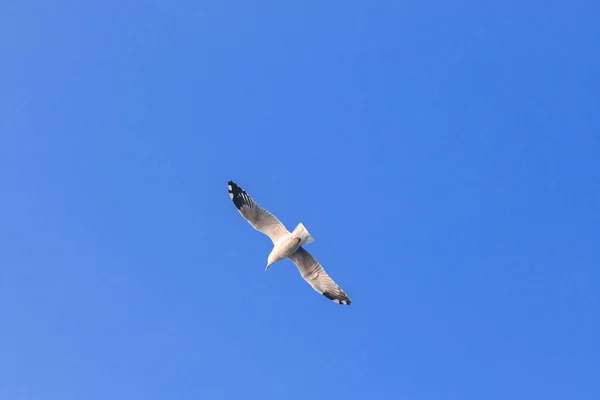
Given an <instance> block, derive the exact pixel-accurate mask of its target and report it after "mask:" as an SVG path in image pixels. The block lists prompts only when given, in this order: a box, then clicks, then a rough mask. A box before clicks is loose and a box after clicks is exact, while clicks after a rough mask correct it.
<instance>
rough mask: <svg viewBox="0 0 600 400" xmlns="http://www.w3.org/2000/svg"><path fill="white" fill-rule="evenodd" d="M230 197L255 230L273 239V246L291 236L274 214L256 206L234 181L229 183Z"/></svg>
mask: <svg viewBox="0 0 600 400" xmlns="http://www.w3.org/2000/svg"><path fill="white" fill-rule="evenodd" d="M228 185H229V197H231V200H232V201H233V204H235V206H236V207H237V209H238V211H239V212H240V214H242V217H244V218H245V219H246V221H248V222H249V223H250V225H252V227H253V228H254V229H256V230H257V231H260V232H262V233H264V234H265V235H267V236H268V237H269V238H271V241H272V242H273V244H275V243H277V241H278V240H279V239H280V238H282V237H283V236H285V235H286V234H289V232H288V230H287V229H285V226H283V224H282V223H281V222H280V221H279V220H278V219H277V217H275V216H274V215H273V214H271V213H270V212H268V211H267V210H265V209H264V208H262V207H261V206H259V205H258V204H256V202H255V201H254V200H252V197H250V196H248V194H247V193H246V192H245V191H244V190H243V189H242V188H241V187H239V186H238V185H236V184H235V183H233V182H232V181H229V182H228Z"/></svg>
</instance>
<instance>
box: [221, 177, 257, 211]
mask: <svg viewBox="0 0 600 400" xmlns="http://www.w3.org/2000/svg"><path fill="white" fill-rule="evenodd" d="M227 188H228V190H229V197H230V198H231V200H232V201H233V204H235V206H236V207H237V209H238V210H239V209H240V208H242V207H243V206H250V205H251V203H250V201H251V200H250V197H249V196H248V194H247V193H246V192H245V191H244V190H243V189H242V188H241V187H239V186H238V185H236V184H235V183H234V182H233V181H228V182H227Z"/></svg>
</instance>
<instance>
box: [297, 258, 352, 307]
mask: <svg viewBox="0 0 600 400" xmlns="http://www.w3.org/2000/svg"><path fill="white" fill-rule="evenodd" d="M289 259H290V260H292V261H293V262H294V264H296V266H297V267H298V270H299V271H300V274H301V275H302V277H303V278H304V280H305V281H306V282H308V283H309V284H310V286H312V287H313V289H315V290H316V291H317V292H319V293H321V294H322V295H323V296H325V297H327V298H328V299H329V300H333V301H335V302H336V303H338V304H351V303H352V302H351V301H350V299H349V298H348V296H346V293H344V291H343V290H342V289H341V288H340V287H339V286H338V285H336V283H335V282H334V281H333V279H331V278H330V277H329V275H327V273H326V272H325V270H324V269H323V267H322V266H321V264H319V262H318V261H317V260H316V259H315V258H314V257H313V256H312V255H311V254H310V253H309V252H308V251H306V250H304V248H303V247H302V246H300V248H298V250H296V252H295V253H294V254H292V255H291V256H289Z"/></svg>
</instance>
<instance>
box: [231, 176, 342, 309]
mask: <svg viewBox="0 0 600 400" xmlns="http://www.w3.org/2000/svg"><path fill="white" fill-rule="evenodd" d="M228 186H229V197H231V200H233V204H235V206H236V207H237V209H238V211H239V212H240V214H242V217H244V218H245V219H246V221H248V222H249V223H250V225H252V227H253V228H254V229H256V230H257V231H260V232H262V233H264V234H265V235H267V236H268V237H269V238H270V239H271V241H272V242H273V250H271V253H270V254H269V257H268V259H267V267H266V268H265V271H266V270H268V269H269V267H270V266H271V265H273V264H274V263H276V262H277V261H280V260H283V259H285V258H289V259H290V260H292V261H293V262H294V264H296V266H297V267H298V270H299V271H300V274H301V275H302V277H303V278H304V280H305V281H306V282H308V283H309V284H310V285H311V286H312V287H313V289H315V290H316V291H317V292H319V293H321V294H322V295H323V296H325V297H327V298H328V299H330V300H333V301H334V302H336V303H338V304H350V303H351V301H350V299H349V298H348V296H346V293H344V291H343V290H342V289H341V288H340V287H339V286H338V285H336V283H335V282H334V281H333V279H331V278H330V277H329V275H327V273H326V272H325V270H324V269H323V267H321V264H319V262H318V261H317V260H316V259H315V258H314V257H313V256H312V255H311V254H310V253H309V252H308V251H306V250H304V248H303V247H302V245H303V244H308V243H311V242H314V239H313V238H312V236H310V233H308V231H307V230H306V228H305V227H304V225H302V223H299V224H298V226H296V228H295V229H294V231H293V232H291V233H290V232H289V231H288V230H287V229H286V228H285V226H284V225H283V224H282V223H281V222H280V221H279V220H278V219H277V217H275V216H274V215H273V214H271V213H270V212H268V211H267V210H265V209H264V208H262V207H261V206H259V205H258V204H256V202H255V201H254V200H253V199H252V198H251V197H250V196H248V194H247V193H246V192H245V191H244V190H243V189H242V188H241V187H239V186H238V185H236V184H235V183H233V182H232V181H229V182H228Z"/></svg>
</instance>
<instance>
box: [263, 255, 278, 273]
mask: <svg viewBox="0 0 600 400" xmlns="http://www.w3.org/2000/svg"><path fill="white" fill-rule="evenodd" d="M276 261H277V259H276V258H275V256H274V255H273V253H271V254H269V258H268V259H267V267H266V268H265V271H266V270H268V269H269V267H270V266H271V265H273V264H274V263H275V262H276Z"/></svg>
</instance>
